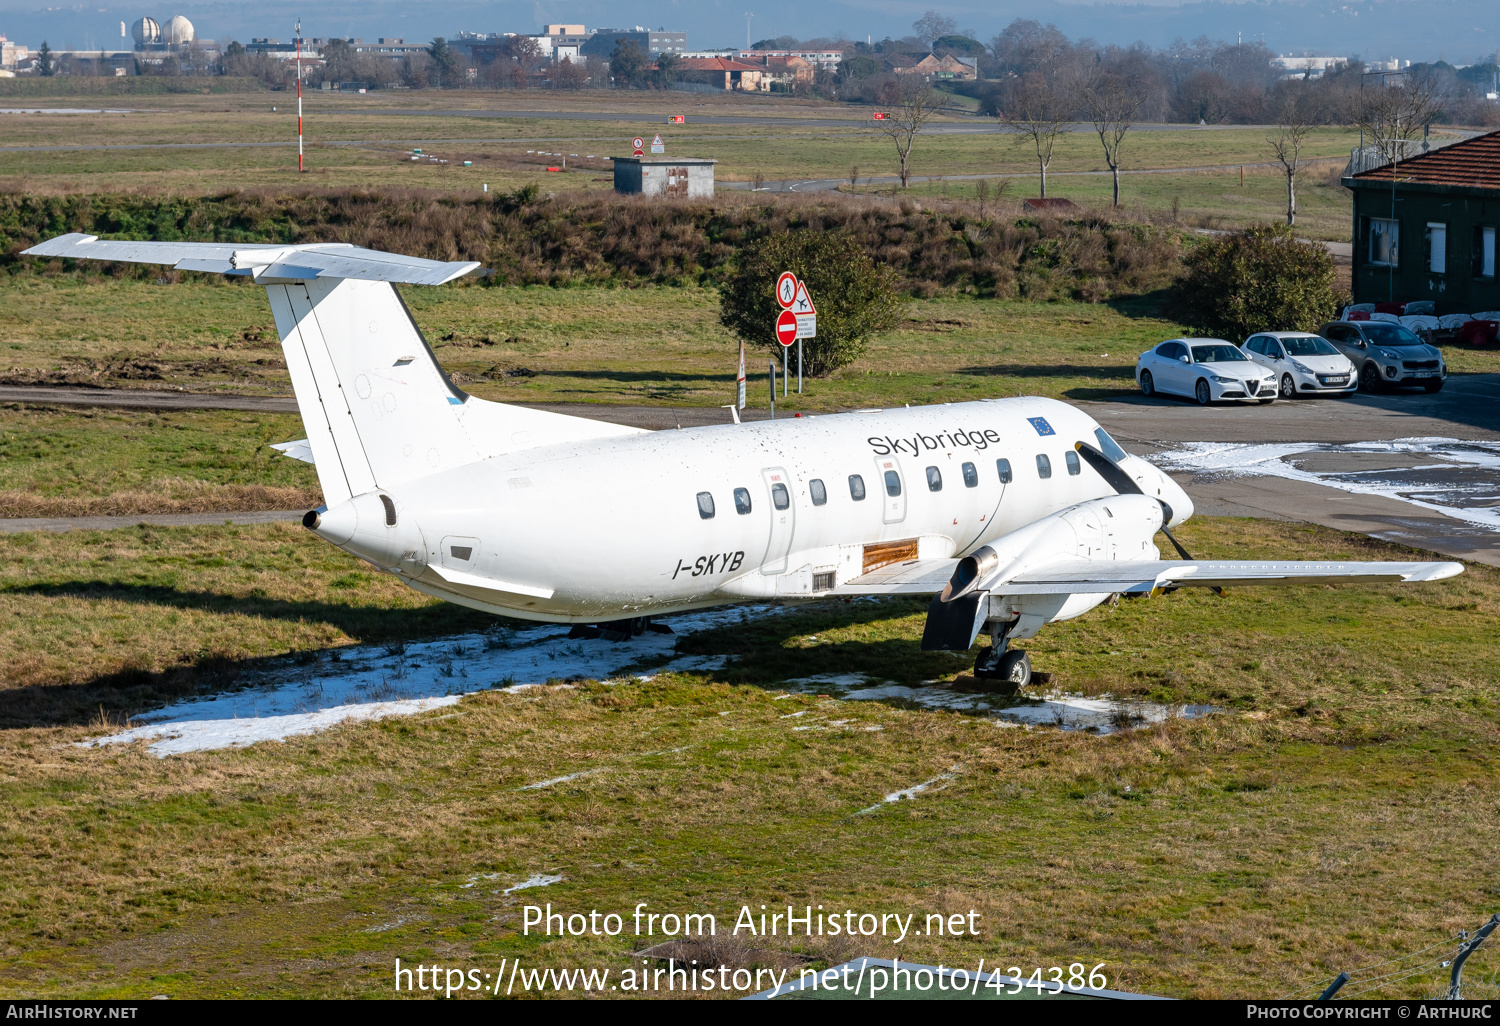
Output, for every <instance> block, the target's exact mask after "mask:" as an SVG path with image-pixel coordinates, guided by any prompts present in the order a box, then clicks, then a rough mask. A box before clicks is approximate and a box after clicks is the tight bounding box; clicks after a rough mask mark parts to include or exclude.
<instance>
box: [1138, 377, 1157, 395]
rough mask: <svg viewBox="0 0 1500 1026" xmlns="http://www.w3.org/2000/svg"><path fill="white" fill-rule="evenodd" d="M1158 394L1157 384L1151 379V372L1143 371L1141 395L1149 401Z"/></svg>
mask: <svg viewBox="0 0 1500 1026" xmlns="http://www.w3.org/2000/svg"><path fill="white" fill-rule="evenodd" d="M1155 394H1156V382H1155V381H1153V380H1152V379H1151V372H1150V371H1141V395H1143V396H1145V397H1146V398H1147V399H1149V398H1151V397H1152V396H1153V395H1155Z"/></svg>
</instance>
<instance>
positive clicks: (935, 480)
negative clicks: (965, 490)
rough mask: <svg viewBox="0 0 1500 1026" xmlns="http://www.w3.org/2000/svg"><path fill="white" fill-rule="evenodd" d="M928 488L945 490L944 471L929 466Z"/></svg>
mask: <svg viewBox="0 0 1500 1026" xmlns="http://www.w3.org/2000/svg"><path fill="white" fill-rule="evenodd" d="M927 490H928V491H929V492H940V491H942V490H943V472H942V471H941V470H939V469H938V468H937V467H928V468H927Z"/></svg>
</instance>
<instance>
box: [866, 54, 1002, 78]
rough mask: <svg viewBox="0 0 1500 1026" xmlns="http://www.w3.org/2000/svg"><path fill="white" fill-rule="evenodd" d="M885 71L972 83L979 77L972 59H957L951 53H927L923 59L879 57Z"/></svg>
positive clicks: (889, 55)
mask: <svg viewBox="0 0 1500 1026" xmlns="http://www.w3.org/2000/svg"><path fill="white" fill-rule="evenodd" d="M881 63H882V64H883V65H884V67H885V70H886V71H888V72H890V73H891V74H893V75H921V76H923V77H924V78H928V79H957V80H960V81H972V80H973V79H976V78H978V77H979V66H978V62H977V61H975V60H974V59H973V58H966V59H965V58H958V57H955V56H953V55H952V54H951V53H945V54H943V55H942V56H941V57H939V56H938V55H937V54H933V53H929V54H928V55H927V56H925V57H914V56H912V55H910V54H904V53H893V54H885V55H883V56H882V57H881Z"/></svg>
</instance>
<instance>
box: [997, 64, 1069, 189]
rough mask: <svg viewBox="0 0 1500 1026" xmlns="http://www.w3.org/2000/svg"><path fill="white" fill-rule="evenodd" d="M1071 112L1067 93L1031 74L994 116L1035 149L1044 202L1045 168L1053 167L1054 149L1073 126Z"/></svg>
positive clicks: (1041, 77) (1022, 81) (1033, 73)
mask: <svg viewBox="0 0 1500 1026" xmlns="http://www.w3.org/2000/svg"><path fill="white" fill-rule="evenodd" d="M1073 111H1074V106H1073V101H1072V98H1071V97H1070V96H1068V94H1067V93H1066V91H1064V90H1061V89H1058V88H1057V87H1056V86H1055V85H1053V83H1051V82H1049V81H1047V79H1046V78H1044V77H1043V76H1042V75H1041V74H1039V73H1037V72H1032V73H1031V74H1029V75H1025V76H1023V77H1022V78H1021V84H1020V85H1019V86H1018V87H1017V88H1016V89H1015V90H1014V91H1013V92H1012V93H1011V95H1010V98H1009V99H1008V100H1007V101H1006V102H1005V103H1004V104H1003V105H1002V106H1001V108H1000V110H999V112H998V113H997V114H996V117H997V118H999V120H1000V123H1001V124H1002V125H1005V126H1006V127H1007V128H1010V129H1012V130H1014V131H1016V132H1018V133H1020V134H1021V135H1024V136H1026V137H1027V138H1029V139H1030V140H1031V142H1032V145H1033V146H1034V147H1035V149H1036V163H1037V169H1038V171H1039V173H1040V175H1041V180H1042V198H1043V199H1046V198H1047V166H1048V165H1049V164H1051V163H1052V150H1053V147H1055V146H1056V145H1057V137H1058V136H1059V135H1061V134H1062V131H1063V129H1064V128H1066V127H1067V126H1068V125H1069V124H1071V123H1072V121H1073Z"/></svg>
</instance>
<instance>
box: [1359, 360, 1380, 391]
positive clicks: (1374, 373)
mask: <svg viewBox="0 0 1500 1026" xmlns="http://www.w3.org/2000/svg"><path fill="white" fill-rule="evenodd" d="M1359 390H1360V391H1361V392H1379V391H1380V368H1378V367H1376V366H1375V365H1374V364H1373V363H1367V364H1365V369H1364V370H1362V371H1360V372H1359Z"/></svg>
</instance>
